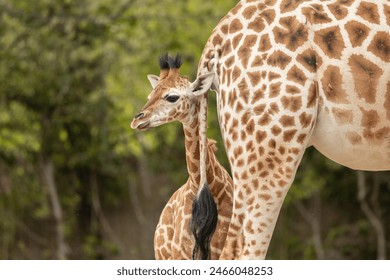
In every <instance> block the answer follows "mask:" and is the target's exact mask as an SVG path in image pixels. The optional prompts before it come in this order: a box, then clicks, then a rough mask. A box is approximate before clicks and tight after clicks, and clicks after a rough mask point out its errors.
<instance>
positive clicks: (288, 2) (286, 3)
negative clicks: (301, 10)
mask: <svg viewBox="0 0 390 280" xmlns="http://www.w3.org/2000/svg"><path fill="white" fill-rule="evenodd" d="M306 1H308V0H283V1H282V3H280V11H281V12H282V13H287V12H291V11H293V10H295V9H296V8H297V7H298V6H299V5H300V4H301V3H303V2H306Z"/></svg>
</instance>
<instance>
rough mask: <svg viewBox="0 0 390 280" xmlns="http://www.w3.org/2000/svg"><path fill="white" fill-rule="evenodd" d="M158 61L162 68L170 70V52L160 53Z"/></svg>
mask: <svg viewBox="0 0 390 280" xmlns="http://www.w3.org/2000/svg"><path fill="white" fill-rule="evenodd" d="M158 63H159V64H160V69H161V70H169V64H168V54H167V53H166V54H163V55H160V57H159V58H158Z"/></svg>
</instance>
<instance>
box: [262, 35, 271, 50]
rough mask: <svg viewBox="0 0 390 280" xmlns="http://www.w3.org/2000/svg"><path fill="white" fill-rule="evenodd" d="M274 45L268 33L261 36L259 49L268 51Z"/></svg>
mask: <svg viewBox="0 0 390 280" xmlns="http://www.w3.org/2000/svg"><path fill="white" fill-rule="evenodd" d="M271 47H272V45H271V41H270V39H269V35H268V34H264V35H263V36H261V38H260V44H259V51H260V52H266V51H268V50H269V49H270V48H271Z"/></svg>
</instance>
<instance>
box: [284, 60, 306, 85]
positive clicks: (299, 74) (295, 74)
mask: <svg viewBox="0 0 390 280" xmlns="http://www.w3.org/2000/svg"><path fill="white" fill-rule="evenodd" d="M287 79H288V80H289V81H293V82H295V83H298V84H301V85H305V83H306V80H307V79H306V76H305V74H304V73H303V71H302V70H301V69H299V68H298V67H297V66H296V65H294V66H293V67H291V69H290V71H288V73H287Z"/></svg>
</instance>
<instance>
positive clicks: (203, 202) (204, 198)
mask: <svg viewBox="0 0 390 280" xmlns="http://www.w3.org/2000/svg"><path fill="white" fill-rule="evenodd" d="M217 222H218V209H217V205H216V204H215V201H214V198H213V197H212V195H211V192H210V188H209V186H208V185H207V183H205V184H204V185H203V187H202V189H201V190H200V192H199V193H198V195H197V196H196V198H195V199H194V201H193V203H192V219H191V225H190V226H191V231H192V233H193V235H194V237H195V247H194V250H193V252H192V259H196V258H197V256H198V255H200V259H202V260H207V259H209V258H210V241H211V237H212V235H213V233H214V231H215V228H216V226H217Z"/></svg>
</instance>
